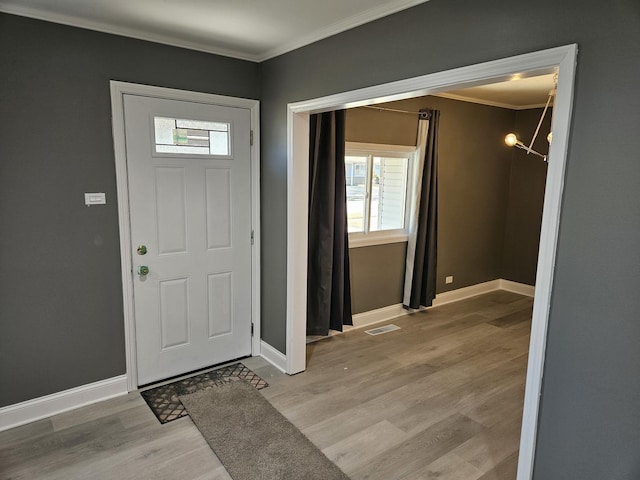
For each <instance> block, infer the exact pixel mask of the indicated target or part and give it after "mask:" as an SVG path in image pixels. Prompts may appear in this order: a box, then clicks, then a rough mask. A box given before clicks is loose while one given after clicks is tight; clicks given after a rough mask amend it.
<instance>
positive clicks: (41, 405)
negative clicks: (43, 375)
mask: <svg viewBox="0 0 640 480" xmlns="http://www.w3.org/2000/svg"><path fill="white" fill-rule="evenodd" d="M126 393H127V376H126V375H120V376H118V377H113V378H108V379H106V380H101V381H99V382H94V383H90V384H88V385H82V386H80V387H76V388H71V389H69V390H64V391H62V392H57V393H52V394H51V395H46V396H44V397H39V398H35V399H33V400H27V401H25V402H21V403H16V404H14V405H9V406H7V407H2V408H0V432H1V431H3V430H8V429H10V428H13V427H18V426H20V425H24V424H26V423H30V422H35V421H36V420H41V419H43V418H47V417H50V416H52V415H57V414H59V413H63V412H67V411H69V410H74V409H76V408H79V407H84V406H85V405H90V404H92V403H96V402H101V401H103V400H108V399H110V398H113V397H117V396H120V395H125V394H126Z"/></svg>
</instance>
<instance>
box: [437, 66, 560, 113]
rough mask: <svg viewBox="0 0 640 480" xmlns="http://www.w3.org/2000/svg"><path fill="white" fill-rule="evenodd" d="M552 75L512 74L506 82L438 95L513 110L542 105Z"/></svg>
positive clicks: (550, 86) (552, 81)
mask: <svg viewBox="0 0 640 480" xmlns="http://www.w3.org/2000/svg"><path fill="white" fill-rule="evenodd" d="M554 76H555V74H553V73H551V74H549V75H538V76H535V77H526V78H522V77H520V76H514V77H513V78H512V79H510V80H508V81H506V82H499V83H490V84H487V85H481V86H479V87H471V88H465V89H462V90H451V91H448V92H446V93H441V94H438V96H440V97H446V98H453V99H455V100H464V101H467V102H474V103H482V104H484V105H493V106H495V107H504V108H511V109H513V110H524V109H527V108H536V107H543V106H544V105H545V103H546V102H547V99H548V98H549V91H550V90H552V89H553V88H554V86H555V82H554ZM552 104H553V102H552Z"/></svg>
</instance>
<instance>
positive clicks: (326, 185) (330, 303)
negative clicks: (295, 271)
mask: <svg viewBox="0 0 640 480" xmlns="http://www.w3.org/2000/svg"><path fill="white" fill-rule="evenodd" d="M309 123H310V131H309V239H308V240H309V252H308V263H307V335H328V334H329V329H332V330H338V331H342V325H343V324H345V325H352V324H353V322H352V319H351V285H350V280H349V244H348V237H347V201H346V200H347V199H346V184H345V167H344V150H345V130H344V128H345V111H344V110H339V111H335V112H326V113H320V114H316V115H311V118H310V122H309Z"/></svg>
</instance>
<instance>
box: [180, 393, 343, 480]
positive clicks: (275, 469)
mask: <svg viewBox="0 0 640 480" xmlns="http://www.w3.org/2000/svg"><path fill="white" fill-rule="evenodd" d="M180 401H181V402H182V404H183V405H184V407H185V408H186V409H187V412H188V413H189V416H190V417H191V420H193V422H194V423H195V424H196V426H197V427H198V430H200V433H202V436H203V437H204V438H205V439H206V441H207V443H208V444H209V446H210V447H211V449H212V450H213V451H214V452H215V454H216V455H217V456H218V458H219V459H220V461H221V462H222V464H223V465H224V466H225V468H226V469H227V471H228V472H229V475H231V478H233V480H348V479H349V477H347V476H346V475H345V474H344V473H343V472H342V470H340V469H339V468H338V467H337V466H336V465H335V464H333V463H332V462H331V461H330V460H329V459H328V458H327V457H326V456H325V455H324V454H323V453H322V452H321V451H320V450H319V449H318V448H317V447H316V446H315V445H314V444H313V443H311V441H310V440H309V439H308V438H307V437H305V436H304V435H303V434H302V432H300V430H298V429H297V428H296V427H295V426H294V425H293V424H292V423H291V422H289V420H287V419H286V418H285V417H284V416H283V415H282V414H281V413H280V412H278V411H277V410H276V409H275V408H274V407H273V406H272V405H271V404H270V403H269V402H268V401H267V399H265V398H264V397H263V396H262V394H261V393H260V392H259V391H258V390H256V389H255V388H254V387H252V386H251V385H249V384H248V383H246V382H244V381H239V382H233V383H229V384H226V385H221V386H218V387H213V388H209V389H206V390H201V391H198V392H195V393H192V394H189V395H182V396H180Z"/></svg>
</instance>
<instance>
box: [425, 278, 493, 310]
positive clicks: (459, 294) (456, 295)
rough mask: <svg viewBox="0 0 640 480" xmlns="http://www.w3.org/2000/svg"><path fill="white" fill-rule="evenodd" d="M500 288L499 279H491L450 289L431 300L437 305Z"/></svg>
mask: <svg viewBox="0 0 640 480" xmlns="http://www.w3.org/2000/svg"><path fill="white" fill-rule="evenodd" d="M499 288H500V280H491V281H489V282H484V283H478V284H477V285H470V286H468V287H462V288H458V289H456V290H451V291H450V292H444V293H439V294H437V295H436V298H435V299H434V300H433V306H434V307H438V306H440V305H445V304H447V303H451V302H457V301H459V300H464V299H465V298H469V297H475V296H476V295H482V294H483V293H489V292H493V291H494V290H498V289H499Z"/></svg>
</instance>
